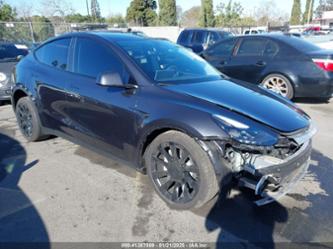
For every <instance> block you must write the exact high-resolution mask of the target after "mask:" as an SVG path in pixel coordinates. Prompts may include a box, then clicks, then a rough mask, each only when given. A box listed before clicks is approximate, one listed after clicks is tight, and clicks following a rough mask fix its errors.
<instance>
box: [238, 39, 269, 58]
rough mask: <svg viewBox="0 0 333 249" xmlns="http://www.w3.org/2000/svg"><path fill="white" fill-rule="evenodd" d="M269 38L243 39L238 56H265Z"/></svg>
mask: <svg viewBox="0 0 333 249" xmlns="http://www.w3.org/2000/svg"><path fill="white" fill-rule="evenodd" d="M266 43H267V40H265V39H261V38H251V39H243V41H242V43H241V45H240V46H239V49H238V52H237V56H263V54H264V51H265V48H266Z"/></svg>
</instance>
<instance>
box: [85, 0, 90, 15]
mask: <svg viewBox="0 0 333 249" xmlns="http://www.w3.org/2000/svg"><path fill="white" fill-rule="evenodd" d="M86 6H87V13H88V16H90V13H89V3H88V0H86Z"/></svg>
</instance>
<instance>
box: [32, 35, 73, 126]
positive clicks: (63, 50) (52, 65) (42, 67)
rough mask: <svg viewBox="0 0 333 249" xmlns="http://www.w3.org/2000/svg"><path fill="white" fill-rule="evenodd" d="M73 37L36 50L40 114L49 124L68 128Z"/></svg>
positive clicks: (47, 124) (35, 75) (34, 71)
mask: <svg viewBox="0 0 333 249" xmlns="http://www.w3.org/2000/svg"><path fill="white" fill-rule="evenodd" d="M70 45H71V38H62V39H58V40H54V41H51V42H49V43H46V44H45V45H43V46H42V47H40V48H39V49H38V50H36V51H35V52H34V56H35V58H36V60H37V62H36V63H37V65H36V66H34V67H33V68H34V70H33V71H32V72H31V78H32V81H33V82H34V84H35V85H36V89H37V93H38V96H39V98H38V101H39V103H38V104H39V107H40V108H39V111H40V117H41V121H42V123H43V125H44V126H45V127H48V128H51V129H53V130H58V131H64V127H65V126H66V124H67V122H68V117H67V116H66V112H65V109H64V108H65V105H66V101H67V89H68V79H69V77H70V74H71V73H70V72H69V71H68V68H69V49H70Z"/></svg>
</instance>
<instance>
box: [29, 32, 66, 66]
mask: <svg viewBox="0 0 333 249" xmlns="http://www.w3.org/2000/svg"><path fill="white" fill-rule="evenodd" d="M70 42H71V39H70V38H65V39H60V40H55V41H52V42H49V43H47V44H45V45H44V46H42V47H40V48H38V49H37V50H36V51H35V56H36V58H37V60H38V61H39V62H41V63H43V64H46V65H49V66H51V67H55V68H58V69H61V70H67V69H68V52H69V46H70Z"/></svg>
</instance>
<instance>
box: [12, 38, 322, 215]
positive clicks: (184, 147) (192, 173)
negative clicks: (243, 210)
mask: <svg viewBox="0 0 333 249" xmlns="http://www.w3.org/2000/svg"><path fill="white" fill-rule="evenodd" d="M196 35H197V34H196ZM196 35H195V36H196ZM239 39H240V40H239ZM229 41H230V42H229V43H230V46H229V47H228V48H229V51H230V54H233V53H236V54H237V53H239V51H241V53H248V52H249V48H248V47H246V46H244V47H243V46H242V42H244V40H242V38H233V39H231V40H230V39H229ZM251 42H252V43H251ZM260 42H263V41H261V40H260ZM250 43H251V44H252V45H251V44H250V48H251V49H253V50H254V52H255V53H257V54H258V50H259V49H258V48H256V46H257V41H256V42H253V41H250ZM266 43H267V41H265V44H266ZM276 43H277V42H276ZM221 44H222V43H221ZM272 44H275V43H272ZM217 46H218V45H216V47H217ZM265 47H267V49H266V50H265V51H266V53H267V54H268V55H270V56H272V55H277V54H278V52H279V51H276V49H277V48H276V47H275V46H274V45H270V46H265ZM236 51H237V52H236ZM250 69H251V67H249V68H248V69H247V70H250ZM245 74H246V73H245ZM244 77H245V76H244ZM14 79H15V83H16V84H15V87H14V88H13V89H12V106H13V110H14V111H15V113H16V117H17V122H18V126H19V128H20V130H21V132H22V134H23V135H24V137H25V138H26V139H27V140H28V141H31V142H32V141H38V140H41V139H45V138H46V137H49V136H51V135H55V136H60V137H63V138H66V139H68V140H71V141H73V142H75V143H78V144H81V145H83V146H86V147H88V148H91V149H93V150H95V151H97V152H99V153H102V154H104V155H107V156H112V157H113V158H117V159H118V160H121V161H123V162H126V163H127V164H129V165H130V166H132V167H133V168H135V169H137V170H139V171H142V172H147V174H148V176H149V178H150V180H151V182H152V185H153V187H154V188H155V190H156V192H157V193H158V195H159V196H160V197H161V198H162V199H163V200H164V201H165V202H166V203H167V204H168V205H169V206H170V207H172V208H177V209H191V208H198V207H201V206H203V205H205V204H206V203H207V202H209V201H210V200H212V199H213V198H214V197H215V196H216V195H217V194H218V193H219V192H220V191H224V186H225V185H227V184H228V183H230V181H231V180H235V181H238V182H239V184H240V185H241V186H244V187H247V188H250V189H252V190H253V192H254V194H255V195H257V196H258V197H260V199H259V200H258V201H257V202H256V204H257V205H264V204H267V203H270V202H272V201H274V200H276V199H278V198H280V197H282V196H283V195H284V194H286V193H287V192H288V191H289V190H290V188H291V187H292V186H293V185H294V184H295V183H296V182H298V181H299V180H300V179H301V178H302V176H303V175H304V174H305V173H306V171H307V169H308V166H309V158H310V154H311V150H312V146H311V138H312V136H313V135H314V133H315V132H316V129H315V127H314V125H313V124H312V121H311V119H310V117H309V116H308V115H307V114H306V113H304V112H303V111H302V110H301V109H299V108H298V107H297V106H295V105H294V104H293V103H292V102H290V101H289V100H287V99H285V98H283V97H281V96H279V95H277V94H274V93H272V92H270V91H268V90H267V89H264V88H260V87H257V86H255V85H253V84H249V83H246V82H241V81H235V80H232V79H230V78H229V77H226V76H224V75H223V74H221V73H220V72H219V71H218V70H216V69H215V68H214V67H213V66H212V65H211V64H209V63H208V62H206V61H205V60H204V59H203V58H201V57H200V56H198V55H196V54H194V53H192V52H190V51H189V50H188V49H185V48H183V47H181V46H178V45H175V44H173V43H171V42H169V41H166V40H162V39H150V38H147V37H142V36H138V35H134V34H122V33H110V32H93V33H91V32H90V33H85V32H83V33H73V34H67V35H63V36H59V37H57V38H54V39H51V40H49V41H47V42H45V43H44V44H42V45H41V46H39V47H38V48H37V49H36V50H34V51H32V52H31V53H30V54H29V55H27V56H26V57H25V58H24V59H22V60H21V61H20V62H19V63H18V65H17V66H16V70H15V76H14ZM106 188H107V186H106ZM110 191H112V190H110Z"/></svg>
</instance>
